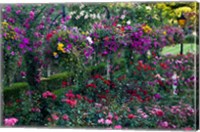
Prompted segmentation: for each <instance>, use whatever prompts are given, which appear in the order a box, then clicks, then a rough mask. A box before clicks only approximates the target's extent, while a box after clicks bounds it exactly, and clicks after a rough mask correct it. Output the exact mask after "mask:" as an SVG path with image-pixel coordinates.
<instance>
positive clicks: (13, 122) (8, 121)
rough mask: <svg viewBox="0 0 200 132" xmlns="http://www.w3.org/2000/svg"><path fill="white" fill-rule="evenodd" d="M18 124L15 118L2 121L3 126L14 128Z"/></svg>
mask: <svg viewBox="0 0 200 132" xmlns="http://www.w3.org/2000/svg"><path fill="white" fill-rule="evenodd" d="M17 122H18V119H17V118H6V119H4V124H5V126H14V125H15V124H16V123H17Z"/></svg>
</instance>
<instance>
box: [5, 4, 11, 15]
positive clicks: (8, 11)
mask: <svg viewBox="0 0 200 132" xmlns="http://www.w3.org/2000/svg"><path fill="white" fill-rule="evenodd" d="M6 12H7V13H10V12H11V6H10V5H8V6H6Z"/></svg>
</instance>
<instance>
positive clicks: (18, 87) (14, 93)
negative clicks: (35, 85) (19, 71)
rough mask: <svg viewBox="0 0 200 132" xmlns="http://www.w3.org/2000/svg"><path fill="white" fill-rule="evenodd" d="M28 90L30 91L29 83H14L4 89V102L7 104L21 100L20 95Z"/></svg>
mask: <svg viewBox="0 0 200 132" xmlns="http://www.w3.org/2000/svg"><path fill="white" fill-rule="evenodd" d="M28 89H29V86H28V83H26V82H17V83H13V84H12V85H11V86H9V87H5V88H4V89H3V98H4V101H5V102H6V101H9V100H12V99H17V98H19V95H20V93H21V92H23V91H25V90H28Z"/></svg>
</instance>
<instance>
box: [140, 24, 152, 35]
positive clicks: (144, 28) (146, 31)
mask: <svg viewBox="0 0 200 132" xmlns="http://www.w3.org/2000/svg"><path fill="white" fill-rule="evenodd" d="M142 29H143V31H144V32H145V33H148V32H151V31H152V28H151V27H149V26H148V25H145V26H142Z"/></svg>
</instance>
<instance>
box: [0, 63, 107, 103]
mask: <svg viewBox="0 0 200 132" xmlns="http://www.w3.org/2000/svg"><path fill="white" fill-rule="evenodd" d="M105 68H106V64H105V63H102V64H99V65H97V66H91V67H90V68H88V69H86V71H87V72H88V73H91V74H95V73H99V74H101V73H102V74H103V73H105ZM74 76H75V75H74V73H73V72H63V73H58V74H54V75H52V76H50V77H48V78H45V79H42V81H41V89H42V91H46V90H50V91H55V92H56V93H57V92H58V93H59V91H62V90H64V89H65V88H61V86H62V82H63V81H67V82H72V80H73V78H74ZM73 88H74V87H73ZM28 89H29V86H28V83H26V82H17V83H13V84H12V85H11V86H9V87H5V88H4V89H3V96H4V101H5V102H7V101H9V100H13V99H17V98H19V97H20V93H21V92H23V91H25V90H28ZM56 90H58V91H56Z"/></svg>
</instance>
